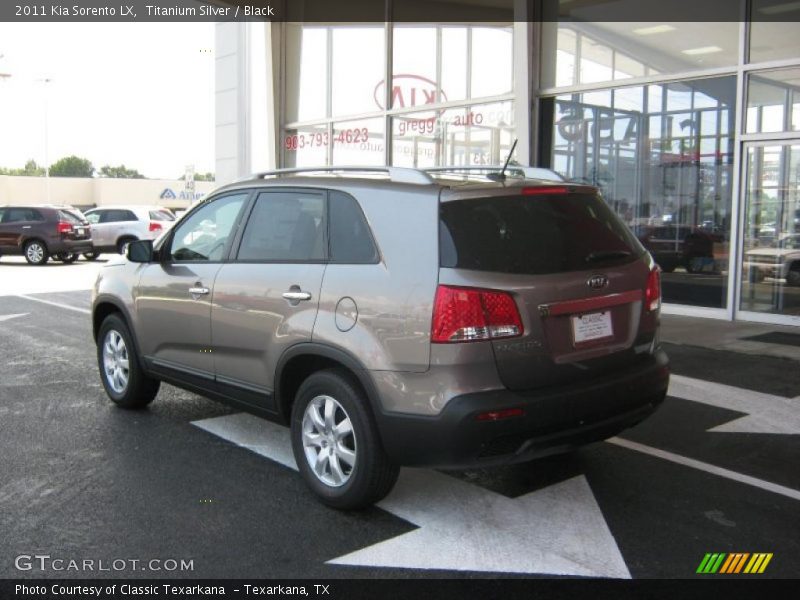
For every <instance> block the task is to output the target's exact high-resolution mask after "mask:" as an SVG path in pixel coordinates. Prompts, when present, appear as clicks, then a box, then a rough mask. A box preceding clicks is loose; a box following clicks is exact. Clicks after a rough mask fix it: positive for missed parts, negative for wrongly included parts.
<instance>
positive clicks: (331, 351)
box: [274, 342, 380, 423]
mask: <svg viewBox="0 0 800 600" xmlns="http://www.w3.org/2000/svg"><path fill="white" fill-rule="evenodd" d="M334 368H338V369H344V370H345V371H347V372H348V373H349V374H350V375H351V376H352V377H353V380H354V382H355V383H356V384H357V385H358V386H359V387H360V388H361V390H362V391H363V392H364V395H365V396H366V397H367V399H368V401H369V405H370V407H371V408H372V412H373V415H375V416H377V415H378V414H379V413H380V402H379V399H378V393H377V390H376V388H375V385H374V383H373V382H372V378H371V377H370V376H369V372H368V371H367V369H366V368H364V365H362V364H361V362H360V361H359V360H358V359H357V358H355V357H353V356H352V355H350V354H348V353H347V352H345V351H343V350H339V349H338V348H333V347H331V346H326V345H324V344H317V343H313V342H307V343H301V344H296V345H294V346H292V347H291V348H289V349H288V350H286V352H284V353H283V355H282V356H281V358H280V360H279V361H278V365H277V367H276V369H275V389H274V394H275V407H276V409H277V411H278V415H279V418H280V420H281V421H283V422H284V423H288V422H289V419H290V416H291V413H292V404H293V402H294V399H295V395H296V394H297V390H298V389H299V387H300V385H301V384H302V383H303V381H304V380H305V379H306V378H308V377H309V376H310V375H312V374H313V373H315V372H317V371H322V370H324V369H334Z"/></svg>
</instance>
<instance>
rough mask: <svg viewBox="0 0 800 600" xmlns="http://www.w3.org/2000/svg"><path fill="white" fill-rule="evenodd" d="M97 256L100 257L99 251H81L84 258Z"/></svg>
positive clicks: (88, 258)
mask: <svg viewBox="0 0 800 600" xmlns="http://www.w3.org/2000/svg"><path fill="white" fill-rule="evenodd" d="M99 257H100V253H99V252H94V251H92V252H84V253H83V258H85V259H86V260H97V259H98V258H99Z"/></svg>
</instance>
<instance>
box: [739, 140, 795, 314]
mask: <svg viewBox="0 0 800 600" xmlns="http://www.w3.org/2000/svg"><path fill="white" fill-rule="evenodd" d="M743 158H744V164H745V172H744V180H743V185H742V204H741V206H742V211H743V212H742V213H741V214H742V221H743V227H742V254H741V261H740V264H741V270H740V274H741V277H740V282H741V283H740V286H739V301H738V305H737V307H738V310H737V317H739V318H741V319H744V320H752V321H763V322H769V323H776V324H785V325H800V139H798V140H780V141H771V142H750V143H746V144H745V146H744V153H743Z"/></svg>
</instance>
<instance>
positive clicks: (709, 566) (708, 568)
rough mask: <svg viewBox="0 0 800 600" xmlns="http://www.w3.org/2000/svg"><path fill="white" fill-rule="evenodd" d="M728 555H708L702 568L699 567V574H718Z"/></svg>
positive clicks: (701, 564)
mask: <svg viewBox="0 0 800 600" xmlns="http://www.w3.org/2000/svg"><path fill="white" fill-rule="evenodd" d="M725 556H726V554H725V553H724V552H723V553H718V552H715V553H713V554H711V553H709V554H706V555H705V557H704V558H703V561H702V562H701V563H700V566H699V567H697V572H698V573H716V572H717V570H718V569H719V567H720V565H721V564H722V561H723V560H725Z"/></svg>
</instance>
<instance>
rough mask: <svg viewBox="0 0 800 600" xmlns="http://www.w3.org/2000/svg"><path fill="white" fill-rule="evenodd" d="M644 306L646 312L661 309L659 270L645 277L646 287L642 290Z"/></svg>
mask: <svg viewBox="0 0 800 600" xmlns="http://www.w3.org/2000/svg"><path fill="white" fill-rule="evenodd" d="M644 306H645V308H646V309H647V310H648V311H651V312H652V311H654V310H658V309H659V308H661V269H659V268H658V267H656V268H654V269H653V270H652V271H650V275H648V276H647V287H646V288H645V290H644Z"/></svg>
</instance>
